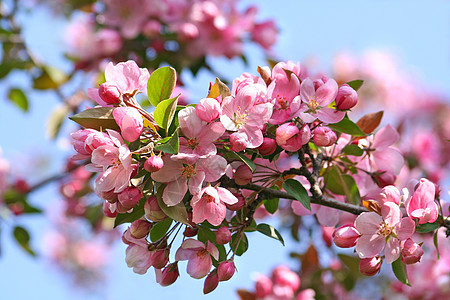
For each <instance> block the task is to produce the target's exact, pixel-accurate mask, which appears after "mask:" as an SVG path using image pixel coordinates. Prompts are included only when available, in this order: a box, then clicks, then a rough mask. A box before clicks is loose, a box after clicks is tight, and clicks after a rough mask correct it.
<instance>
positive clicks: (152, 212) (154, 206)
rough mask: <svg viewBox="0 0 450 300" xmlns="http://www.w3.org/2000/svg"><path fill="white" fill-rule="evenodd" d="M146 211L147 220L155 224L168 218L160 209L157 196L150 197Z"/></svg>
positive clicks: (146, 204)
mask: <svg viewBox="0 0 450 300" xmlns="http://www.w3.org/2000/svg"><path fill="white" fill-rule="evenodd" d="M144 211H145V216H146V217H147V219H149V220H151V221H153V222H159V221H162V220H164V219H165V218H166V217H167V216H166V214H165V213H164V212H163V211H162V210H161V208H160V207H159V204H158V199H157V198H156V196H150V197H149V198H148V199H147V201H145V204H144Z"/></svg>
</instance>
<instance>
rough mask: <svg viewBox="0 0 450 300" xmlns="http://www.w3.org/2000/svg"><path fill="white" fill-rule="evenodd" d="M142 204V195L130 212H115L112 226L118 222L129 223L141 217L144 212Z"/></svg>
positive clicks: (117, 224) (143, 202)
mask: <svg viewBox="0 0 450 300" xmlns="http://www.w3.org/2000/svg"><path fill="white" fill-rule="evenodd" d="M144 204H145V198H144V197H142V198H141V200H139V203H138V204H137V205H136V206H135V207H134V208H133V211H132V212H130V213H122V214H117V216H116V219H115V220H114V228H116V227H117V226H119V225H120V224H124V223H131V222H133V221H135V220H137V219H140V218H142V216H143V215H144V214H145V211H144Z"/></svg>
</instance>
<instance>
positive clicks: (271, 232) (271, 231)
mask: <svg viewBox="0 0 450 300" xmlns="http://www.w3.org/2000/svg"><path fill="white" fill-rule="evenodd" d="M256 230H257V231H259V232H261V233H262V234H264V235H267V236H268V237H271V238H273V239H276V240H278V241H280V243H281V244H283V246H284V240H283V237H282V236H281V234H280V233H279V232H278V230H276V229H275V228H274V227H272V226H271V225H269V224H264V223H261V224H258V226H256Z"/></svg>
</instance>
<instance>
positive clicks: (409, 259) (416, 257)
mask: <svg viewBox="0 0 450 300" xmlns="http://www.w3.org/2000/svg"><path fill="white" fill-rule="evenodd" d="M422 255H423V250H422V247H420V245H419V244H416V243H414V242H413V240H411V239H407V240H406V242H405V245H404V246H403V250H402V262H403V263H404V264H407V265H409V264H415V263H416V262H419V261H420V258H421V257H422Z"/></svg>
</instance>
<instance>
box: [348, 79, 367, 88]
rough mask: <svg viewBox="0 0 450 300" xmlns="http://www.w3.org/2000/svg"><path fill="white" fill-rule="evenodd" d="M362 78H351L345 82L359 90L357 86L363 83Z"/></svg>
mask: <svg viewBox="0 0 450 300" xmlns="http://www.w3.org/2000/svg"><path fill="white" fill-rule="evenodd" d="M363 83H364V80H361V79H358V80H352V81H349V82H347V84H348V85H349V86H350V87H351V88H353V89H354V90H355V91H357V90H359V88H360V87H361V86H362V85H363Z"/></svg>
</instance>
